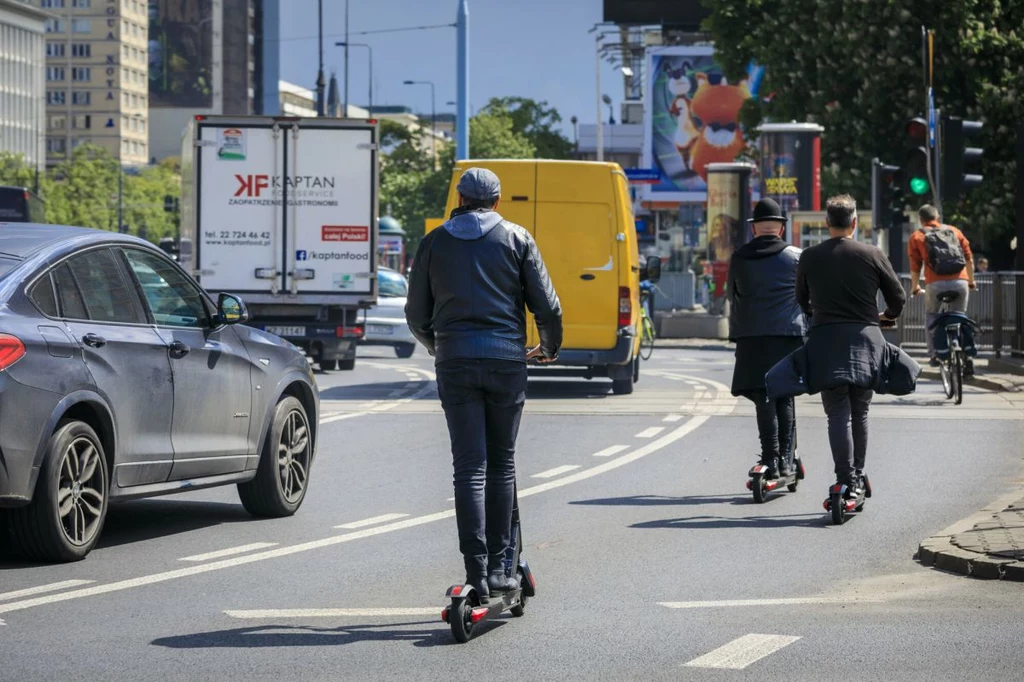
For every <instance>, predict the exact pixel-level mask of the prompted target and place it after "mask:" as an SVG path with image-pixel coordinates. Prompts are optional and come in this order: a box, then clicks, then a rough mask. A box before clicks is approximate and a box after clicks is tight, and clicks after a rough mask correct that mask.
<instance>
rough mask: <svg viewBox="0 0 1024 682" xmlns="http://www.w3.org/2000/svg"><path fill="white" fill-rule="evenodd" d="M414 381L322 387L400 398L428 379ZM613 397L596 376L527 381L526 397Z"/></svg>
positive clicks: (330, 392) (343, 393) (335, 393)
mask: <svg viewBox="0 0 1024 682" xmlns="http://www.w3.org/2000/svg"><path fill="white" fill-rule="evenodd" d="M408 383H411V382H407V381H397V382H396V381H388V382H380V383H373V384H350V385H348V386H331V387H329V388H321V389H320V398H321V400H352V401H367V400H397V399H401V398H407V397H409V396H410V395H411V394H413V393H415V392H416V391H418V390H419V388H422V386H423V385H424V384H425V383H426V382H425V381H422V380H421V381H418V382H416V383H417V387H416V388H406V385H407V384H408ZM392 391H402V395H394V396H392V395H389V394H390V393H391V392H392ZM610 397H612V384H611V382H610V381H607V380H601V379H596V380H594V381H586V380H565V379H546V380H544V379H541V380H538V379H533V378H531V379H530V382H529V384H527V389H526V398H527V400H565V399H579V398H587V399H598V398H599V399H603V398H610ZM419 400H434V401H436V400H437V395H436V394H435V393H434V392H431V393H429V394H427V395H425V396H423V397H421V398H419Z"/></svg>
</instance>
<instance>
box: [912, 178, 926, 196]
mask: <svg viewBox="0 0 1024 682" xmlns="http://www.w3.org/2000/svg"><path fill="white" fill-rule="evenodd" d="M910 191H911V192H913V193H914V194H918V195H921V194H927V193H928V180H927V179H925V178H910Z"/></svg>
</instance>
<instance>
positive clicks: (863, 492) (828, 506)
mask: <svg viewBox="0 0 1024 682" xmlns="http://www.w3.org/2000/svg"><path fill="white" fill-rule="evenodd" d="M846 491H847V485H846V484H845V483H833V484H832V485H831V486H829V489H828V498H827V499H826V500H825V502H824V503H823V504H822V506H823V507H824V508H825V511H827V512H830V513H831V514H832V523H834V524H835V525H837V526H841V525H843V524H844V523H846V517H847V515H848V514H852V513H854V512H859V511H860V510H861V509H863V508H864V502H865V500H867V498H869V497H871V481H869V480H868V477H867V476H866V475H865V476H864V485H863V486H861V487H860V489H859V490H857V491H856V492H857V495H856V496H855V497H852V498H850V499H846Z"/></svg>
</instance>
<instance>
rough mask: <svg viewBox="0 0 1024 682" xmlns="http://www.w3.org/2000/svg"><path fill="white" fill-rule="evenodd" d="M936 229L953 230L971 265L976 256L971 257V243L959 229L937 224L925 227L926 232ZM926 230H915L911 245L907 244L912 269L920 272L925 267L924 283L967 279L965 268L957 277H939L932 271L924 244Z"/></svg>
mask: <svg viewBox="0 0 1024 682" xmlns="http://www.w3.org/2000/svg"><path fill="white" fill-rule="evenodd" d="M936 227H948V228H949V229H951V230H953V232H954V233H955V234H956V238H957V239H958V240H959V241H960V248H961V249H963V250H964V259H965V260H966V261H967V262H968V263H970V262H971V261H972V260H973V259H974V256H972V255H971V243H970V242H969V241H967V237H965V236H964V233H963V232H961V231H960V230H959V229H957V228H955V227H953V226H952V225H942V224H940V223H937V222H931V223H926V224H925V225H923V228H924V230H927V229H929V228H936ZM924 230H914V233H913V234H912V235H910V243H909V244H907V255H908V256H909V257H910V269H911V270H918V271H920V269H921V268H922V267H924V283H925V284H926V285H927V284H931V283H932V282H945V281H949V280H956V279H967V268H966V267H965V268H964V269H963V270H961V271H960V272H959V273H958V274H956V275H938V274H936V273H935V271H934V270H932V266H931V265H929V264H928V249H927V247H926V246H925V244H924Z"/></svg>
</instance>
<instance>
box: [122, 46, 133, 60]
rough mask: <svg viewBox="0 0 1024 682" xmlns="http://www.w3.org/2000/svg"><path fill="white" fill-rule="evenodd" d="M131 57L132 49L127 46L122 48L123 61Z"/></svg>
mask: <svg viewBox="0 0 1024 682" xmlns="http://www.w3.org/2000/svg"><path fill="white" fill-rule="evenodd" d="M129 57H131V49H130V48H129V47H128V46H127V45H122V46H121V59H123V60H127V59H128V58H129Z"/></svg>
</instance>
